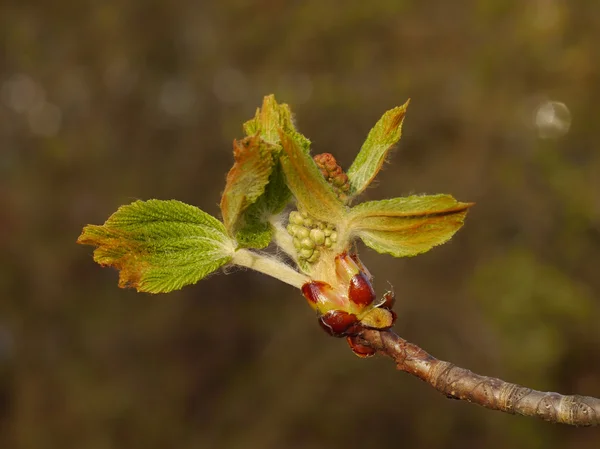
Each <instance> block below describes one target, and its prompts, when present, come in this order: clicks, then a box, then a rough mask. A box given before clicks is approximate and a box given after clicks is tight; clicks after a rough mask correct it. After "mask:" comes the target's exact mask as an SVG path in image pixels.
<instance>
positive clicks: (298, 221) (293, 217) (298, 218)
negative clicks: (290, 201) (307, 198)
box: [289, 210, 304, 226]
mask: <svg viewBox="0 0 600 449" xmlns="http://www.w3.org/2000/svg"><path fill="white" fill-rule="evenodd" d="M303 220H304V219H303V217H302V215H301V214H300V212H298V211H296V210H295V211H293V212H292V213H290V218H289V222H290V223H292V224H295V225H300V226H302V222H303Z"/></svg>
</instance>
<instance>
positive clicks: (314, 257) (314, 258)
mask: <svg viewBox="0 0 600 449" xmlns="http://www.w3.org/2000/svg"><path fill="white" fill-rule="evenodd" d="M320 255H321V253H320V252H319V250H318V249H315V250H314V251H313V253H312V256H310V257H309V258H308V259H307V260H306V261H307V262H310V263H315V262H316V261H317V260H319V256H320Z"/></svg>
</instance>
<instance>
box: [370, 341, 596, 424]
mask: <svg viewBox="0 0 600 449" xmlns="http://www.w3.org/2000/svg"><path fill="white" fill-rule="evenodd" d="M360 340H361V341H360V342H361V343H363V344H365V345H367V346H370V347H371V348H373V349H375V350H377V351H378V352H379V353H381V354H384V355H386V356H388V357H391V358H392V359H393V360H394V361H395V362H396V366H397V368H398V369H399V370H400V371H406V372H407V373H410V374H412V375H413V376H417V377H418V378H419V379H421V380H423V381H425V382H427V383H428V384H429V385H431V386H432V387H433V388H435V389H436V390H437V391H439V392H440V393H442V394H444V395H446V396H447V397H448V398H453V399H462V400H465V401H469V402H473V403H475V404H479V405H481V406H483V407H486V408H489V409H491V410H500V411H503V412H506V413H512V414H520V415H525V416H537V417H538V418H542V419H544V420H546V421H550V422H554V423H562V424H570V425H573V426H597V425H598V424H600V399H597V398H593V397H589V396H579V395H573V396H565V395H561V394H558V393H544V392H541V391H537V390H532V389H531V388H526V387H522V386H520V385H516V384H511V383H509V382H505V381H503V380H501V379H495V378H493V377H486V376H481V375H479V374H475V373H473V372H471V371H469V370H468V369H465V368H460V367H458V366H456V365H453V364H452V363H449V362H444V361H442V360H437V359H436V358H435V357H433V356H431V355H430V354H428V353H427V352H426V351H424V350H423V349H421V348H420V347H418V346H417V345H415V344H413V343H409V342H408V341H406V340H404V339H403V338H400V337H399V336H398V335H396V334H395V333H394V332H392V331H377V330H365V331H363V332H362V333H361V335H360Z"/></svg>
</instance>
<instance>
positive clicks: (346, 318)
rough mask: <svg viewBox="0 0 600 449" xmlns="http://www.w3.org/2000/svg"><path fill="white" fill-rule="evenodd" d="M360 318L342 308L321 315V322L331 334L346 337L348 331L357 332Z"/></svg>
mask: <svg viewBox="0 0 600 449" xmlns="http://www.w3.org/2000/svg"><path fill="white" fill-rule="evenodd" d="M357 323H358V319H357V318H356V315H354V314H352V313H348V312H344V311H342V310H330V311H329V312H327V313H326V314H324V315H321V316H320V317H319V324H320V325H321V327H322V328H323V329H324V330H325V332H327V333H328V334H329V335H332V336H334V337H344V336H346V335H348V333H352V332H356V331H357V330H359V329H357V326H356V324H357Z"/></svg>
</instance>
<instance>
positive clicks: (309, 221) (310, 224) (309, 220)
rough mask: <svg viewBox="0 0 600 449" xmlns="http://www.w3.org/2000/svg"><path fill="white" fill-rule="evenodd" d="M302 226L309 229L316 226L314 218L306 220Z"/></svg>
mask: <svg viewBox="0 0 600 449" xmlns="http://www.w3.org/2000/svg"><path fill="white" fill-rule="evenodd" d="M302 224H303V225H304V226H305V227H307V228H311V227H312V226H313V224H314V221H313V219H312V218H305V219H304V220H303V222H302Z"/></svg>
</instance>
